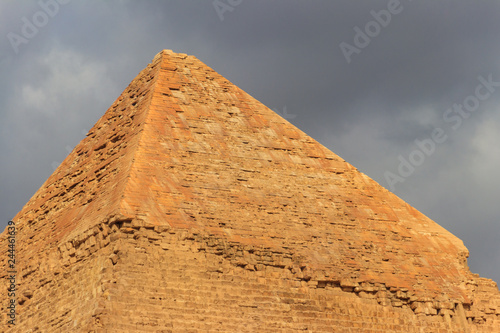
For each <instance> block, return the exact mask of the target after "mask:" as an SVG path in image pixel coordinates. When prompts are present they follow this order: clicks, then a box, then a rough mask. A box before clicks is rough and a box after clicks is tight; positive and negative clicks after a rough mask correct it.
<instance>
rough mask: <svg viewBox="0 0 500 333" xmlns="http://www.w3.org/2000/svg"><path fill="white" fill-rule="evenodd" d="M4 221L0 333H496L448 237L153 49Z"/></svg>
mask: <svg viewBox="0 0 500 333" xmlns="http://www.w3.org/2000/svg"><path fill="white" fill-rule="evenodd" d="M14 220H15V221H16V222H17V224H18V236H17V237H18V248H19V251H18V254H17V256H18V258H17V260H18V263H19V264H18V266H19V291H20V292H19V296H18V299H17V302H18V323H17V325H15V326H12V325H10V326H9V325H7V318H6V317H5V316H4V317H3V318H2V319H3V320H2V322H1V323H0V331H4V332H299V331H300V332H303V331H308V332H433V333H434V332H500V329H499V327H500V293H499V291H498V288H497V286H496V284H495V283H494V282H493V281H491V280H488V279H484V278H481V277H479V276H477V275H475V274H472V273H471V272H470V271H469V269H468V267H467V263H466V258H467V256H468V251H467V249H466V248H465V247H464V246H463V243H462V242H461V241H460V240H459V239H458V238H456V237H455V236H453V235H451V234H450V233H449V232H447V231H446V230H444V229H443V228H441V227H440V226H439V225H437V224H436V223H435V222H433V221H431V220H430V219H428V218H427V217H425V216H424V215H423V214H421V213H420V212H418V211H417V210H416V209H414V208H413V207H410V206H409V205H408V204H406V203H404V202H403V201H402V200H400V199H399V198H397V197H396V196H395V195H393V194H392V193H390V192H388V191H387V190H385V189H384V188H382V187H381V186H380V185H379V184H377V183H376V182H374V181H373V180H371V179H370V178H369V177H367V176H366V175H364V174H362V173H360V172H359V171H357V170H356V169H355V168H354V167H353V166H351V165H350V164H348V163H347V162H345V161H344V160H342V159H341V158H340V157H338V156H337V155H335V154H334V153H332V152H330V151H329V150H328V149H326V148H325V147H323V146H322V145H320V144H319V143H317V142H316V141H314V140H313V139H312V138H310V137H309V136H307V135H306V134H305V133H303V132H301V131H300V130H299V129H297V128H295V127H294V126H293V125H291V124H289V123H288V122H287V121H285V120H284V119H283V118H281V117H279V116H278V115H277V114H275V113H273V112H272V111H271V110H269V109H268V108H266V107H265V106H263V105H262V104H260V103H259V102H258V101H256V100H255V99H253V98H252V97H251V96H249V95H247V94H246V93H244V92H243V91H242V90H240V89H239V88H237V87H235V86H234V85H233V84H231V83H230V82H229V81H227V80H226V79H224V78H223V77H221V76H220V75H219V74H217V73H216V72H215V71H213V70H212V69H211V68H209V67H207V66H206V65H205V64H203V63H202V62H201V61H199V60H198V59H196V58H195V57H192V56H187V55H185V54H175V53H173V52H171V51H162V52H161V53H159V54H158V55H157V56H156V57H155V59H154V60H153V62H152V63H151V64H150V65H149V66H148V67H147V68H146V69H144V70H143V71H142V72H141V73H140V74H139V75H138V76H137V78H136V79H134V80H133V81H132V83H131V84H130V86H129V87H128V88H127V89H126V90H125V91H124V92H123V93H122V95H121V96H120V97H119V98H118V99H117V100H116V101H115V103H114V104H113V105H112V106H111V108H110V109H109V110H108V111H107V112H106V114H105V115H104V116H103V118H101V119H100V120H99V121H98V123H97V124H96V125H95V126H94V127H93V128H92V129H91V131H90V132H89V134H88V135H87V137H86V138H85V139H84V140H83V141H82V142H81V143H80V144H79V145H78V146H77V147H76V148H75V150H74V151H73V152H72V153H71V154H70V155H69V156H68V158H67V159H66V160H65V161H64V162H63V163H62V164H61V166H60V167H59V168H58V169H57V170H56V171H55V172H54V174H53V175H52V176H51V177H50V178H49V179H48V180H47V181H46V182H45V184H44V185H43V186H42V187H41V188H40V190H38V191H37V193H35V195H34V196H33V198H32V199H31V200H30V201H29V202H28V203H27V204H26V206H25V207H24V208H23V209H22V210H21V212H19V214H18V215H17V216H16V217H15V218H14ZM0 246H1V247H2V248H7V242H6V235H5V233H4V234H2V236H1V237H0ZM2 264H3V265H4V267H6V264H7V260H6V258H5V260H3V261H2ZM3 271H6V270H3ZM1 281H2V282H0V283H1V284H0V288H2V290H5V289H6V288H7V281H6V279H5V274H4V276H2V280H1ZM6 305H7V303H6V302H2V305H1V306H2V309H1V310H2V314H5V313H7V312H6Z"/></svg>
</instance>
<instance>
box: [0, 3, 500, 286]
mask: <svg viewBox="0 0 500 333" xmlns="http://www.w3.org/2000/svg"><path fill="white" fill-rule="evenodd" d="M42 2H43V3H49V2H50V0H42ZM61 2H63V1H61ZM388 3H390V1H370V2H353V1H347V0H346V1H326V0H325V1H315V2H313V3H311V2H304V1H288V0H287V1H284V0H276V1H272V2H269V1H263V0H252V1H250V0H243V1H241V3H240V4H238V5H237V6H235V7H234V8H232V9H233V10H232V11H226V12H224V13H222V17H223V21H221V20H220V16H219V15H218V13H217V11H216V10H215V8H214V6H213V4H212V1H205V0H203V1H201V0H200V1H176V2H174V1H147V2H146V1H118V0H117V1H96V0H89V1H71V2H69V3H68V4H64V5H62V4H61V5H59V6H58V8H57V13H55V14H54V15H53V17H52V16H51V17H48V21H47V22H46V24H44V25H43V26H42V27H40V28H39V29H37V30H38V31H37V32H36V33H33V35H34V36H31V37H30V38H27V39H26V40H27V43H23V44H20V45H18V52H15V50H14V48H12V47H11V42H10V41H9V33H15V34H17V35H19V36H22V28H23V24H25V21H23V20H24V18H26V19H27V20H29V21H31V22H32V23H33V19H34V16H35V15H37V13H38V12H40V11H42V10H43V8H42V7H41V5H40V2H39V1H13V0H11V1H3V2H2V3H1V4H0V27H1V29H0V31H2V35H3V36H2V39H1V40H0V50H1V51H0V71H1V73H2V75H1V79H0V104H1V107H0V116H1V119H2V121H1V123H0V128H1V132H0V133H1V134H0V135H1V141H0V152H1V154H2V159H0V167H1V170H2V173H1V174H0V183H1V189H2V191H1V192H0V193H1V195H0V206H1V212H2V216H1V221H2V222H1V224H2V225H5V223H6V222H7V220H8V219H10V218H12V216H14V215H15V214H16V213H17V211H19V210H20V209H21V207H22V206H23V205H24V204H25V202H26V201H27V200H28V199H29V197H30V196H31V195H32V194H33V193H34V192H35V191H36V189H37V188H38V187H39V186H40V185H41V184H42V183H43V182H44V181H45V179H46V178H47V177H48V176H49V175H50V174H51V173H52V171H53V167H54V165H56V164H57V163H58V162H60V161H62V160H63V159H64V157H65V156H66V155H67V153H68V150H69V149H71V148H72V147H73V146H74V145H76V144H77V143H78V142H79V141H80V140H81V139H82V138H83V136H84V135H83V134H82V132H84V131H85V130H87V129H89V128H90V127H91V126H92V125H93V124H94V123H95V121H97V119H98V118H99V117H100V116H101V115H102V114H103V113H104V112H105V110H106V109H107V107H109V105H111V103H112V102H113V101H114V99H115V98H116V97H118V95H119V94H120V92H121V91H122V90H123V89H124V88H125V87H126V86H127V85H128V83H129V82H130V81H131V80H132V79H133V78H134V77H135V75H137V73H138V72H139V71H140V70H141V69H142V68H143V67H145V66H146V65H147V63H148V62H149V61H151V59H152V57H153V56H154V55H155V54H156V53H157V52H159V51H160V50H162V49H165V48H168V49H173V50H174V51H176V52H184V53H188V54H193V55H195V56H197V57H198V58H200V59H201V60H202V61H204V62H205V63H206V64H208V65H209V66H211V67H212V68H214V69H215V70H216V71H218V72H219V73H221V74H222V75H224V76H225V77H227V78H228V79H229V80H231V81H232V82H233V83H235V84H237V85H238V86H240V87H241V88H242V89H244V90H245V91H247V92H248V93H250V94H251V95H253V96H254V97H256V98H257V99H259V100H260V101H262V102H263V103H264V104H266V105H268V106H269V107H271V108H273V109H277V110H278V111H279V110H281V111H283V110H284V109H286V110H287V112H288V113H289V114H293V115H296V117H294V118H290V119H289V120H290V121H291V122H292V123H294V124H295V125H296V126H298V127H299V128H301V129H302V130H304V131H305V132H307V133H308V134H310V135H311V136H312V137H314V138H316V139H317V140H319V141H320V142H322V143H323V144H325V145H326V146H327V147H328V148H330V149H332V150H333V151H334V152H336V153H337V154H339V155H340V156H342V157H344V158H345V159H347V160H348V161H349V162H351V163H352V164H354V165H355V166H356V167H358V168H359V169H360V170H361V171H363V172H365V173H366V174H368V175H369V176H371V177H372V178H374V179H375V180H377V181H378V182H379V183H380V184H381V185H383V186H385V187H389V184H388V183H387V180H386V177H385V176H384V174H385V173H386V171H390V172H397V168H398V164H399V160H398V158H399V156H400V155H401V156H403V157H404V158H408V156H409V155H410V154H411V153H412V152H413V151H415V150H416V149H418V146H417V145H416V143H415V140H425V139H428V138H430V137H431V135H432V132H433V130H434V129H436V128H442V129H443V130H444V132H445V134H446V135H447V139H446V141H445V142H443V143H440V144H436V147H435V150H434V152H433V153H432V154H431V155H430V156H426V157H425V161H424V162H423V164H422V165H420V166H418V167H417V168H415V171H414V172H413V173H412V174H411V175H410V176H409V177H406V178H405V180H404V182H401V183H398V184H396V187H395V193H396V194H397V195H399V196H400V197H402V198H403V199H404V200H406V201H408V202H409V203H410V204H412V205H414V206H415V207H417V208H418V209H419V210H421V211H422V212H424V213H425V214H427V215H429V216H430V217H431V218H433V219H434V220H435V221H437V222H438V223H439V224H441V225H442V226H444V227H445V228H447V229H448V230H450V231H451V232H453V233H454V234H455V235H457V236H458V237H460V238H461V239H462V240H464V243H465V244H466V246H467V247H468V248H469V250H470V251H471V257H470V260H469V264H470V266H471V268H472V270H473V271H475V272H477V273H480V274H481V275H483V276H486V277H490V278H493V279H495V280H496V281H500V269H499V267H500V250H499V248H498V246H497V240H498V239H499V236H500V234H499V232H500V231H499V230H500V228H499V227H498V219H499V217H500V211H499V209H498V205H497V204H496V198H498V197H499V191H500V190H499V188H500V178H499V177H498V176H497V175H496V171H497V170H498V167H499V165H500V159H499V156H500V154H499V150H498V148H497V147H498V144H497V142H498V141H499V140H500V134H498V133H500V131H499V126H500V115H499V112H498V110H499V105H500V88H499V89H498V91H495V92H494V93H492V94H491V96H490V97H489V98H488V99H487V100H485V101H482V102H481V104H480V106H479V107H478V109H477V111H474V112H472V113H471V114H470V116H469V117H468V118H466V119H463V122H462V124H461V125H460V126H459V128H457V129H456V130H455V129H453V128H451V126H450V123H447V122H445V121H444V119H443V115H444V114H445V112H446V111H447V110H448V109H449V108H451V107H452V106H453V104H454V103H463V101H464V100H465V98H467V97H468V96H471V95H473V94H474V92H475V88H476V86H477V85H478V76H482V77H485V78H487V77H488V75H492V78H493V79H494V80H495V81H500V67H499V61H498V59H499V55H500V44H498V35H499V33H500V21H499V20H498V17H497V15H496V13H498V10H499V9H500V3H498V2H493V1H491V2H480V3H470V2H468V1H465V0H458V1H451V0H449V1H440V2H432V3H430V2H416V1H406V0H401V2H400V5H399V6H400V9H401V10H400V11H399V13H398V14H393V15H392V16H391V19H390V22H389V23H388V24H387V26H386V27H381V28H380V31H379V32H378V33H377V34H376V35H375V36H373V37H372V38H370V42H369V44H368V45H367V46H366V47H363V48H359V52H358V53H355V54H352V57H351V61H350V63H348V62H347V61H346V58H345V57H344V54H343V53H342V50H341V48H340V46H339V45H340V43H342V42H345V43H349V44H351V45H354V37H355V30H354V28H355V27H359V28H360V29H362V30H364V28H365V26H366V24H367V23H369V22H370V21H373V20H374V17H373V14H371V11H375V12H379V11H381V10H385V9H387V6H388ZM53 8H55V7H53ZM39 19H40V18H39ZM10 36H12V35H10Z"/></svg>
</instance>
